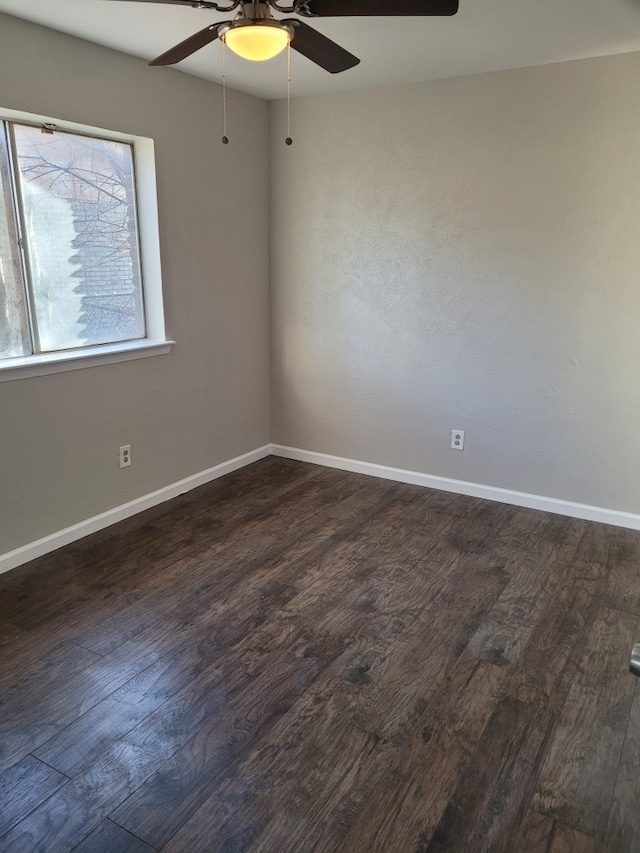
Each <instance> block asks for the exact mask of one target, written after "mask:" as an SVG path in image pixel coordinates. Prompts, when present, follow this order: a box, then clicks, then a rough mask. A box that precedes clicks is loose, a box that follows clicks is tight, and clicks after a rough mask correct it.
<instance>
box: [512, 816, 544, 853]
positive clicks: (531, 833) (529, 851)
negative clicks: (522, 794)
mask: <svg viewBox="0 0 640 853" xmlns="http://www.w3.org/2000/svg"><path fill="white" fill-rule="evenodd" d="M553 827H554V822H553V820H552V819H551V818H550V817H547V815H544V814H540V812H536V811H534V810H533V809H529V811H528V812H527V816H526V818H525V821H524V826H523V828H522V834H521V836H520V840H519V842H518V846H517V847H516V849H515V851H514V853H548V851H549V845H550V844H551V839H552V837H553Z"/></svg>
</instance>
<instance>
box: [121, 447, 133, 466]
mask: <svg viewBox="0 0 640 853" xmlns="http://www.w3.org/2000/svg"><path fill="white" fill-rule="evenodd" d="M129 465H131V445H130V444H123V445H122V447H121V448H120V467H121V468H128V467H129Z"/></svg>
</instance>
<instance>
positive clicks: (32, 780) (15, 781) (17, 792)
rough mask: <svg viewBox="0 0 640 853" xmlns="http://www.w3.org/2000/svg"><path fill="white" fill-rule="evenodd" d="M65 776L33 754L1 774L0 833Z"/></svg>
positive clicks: (57, 787)
mask: <svg viewBox="0 0 640 853" xmlns="http://www.w3.org/2000/svg"><path fill="white" fill-rule="evenodd" d="M68 781H69V780H68V778H67V777H66V776H63V774H62V773H58V771H57V770H54V769H53V768H52V767H47V765H46V764H43V763H42V762H41V761H38V759H37V758H34V757H33V756H32V755H27V756H26V758H23V759H22V761H19V762H18V763H17V764H14V765H13V767H11V768H10V769H9V770H6V771H5V772H4V773H2V774H1V775H0V803H2V809H0V836H2V835H4V834H5V833H6V832H8V831H9V830H10V829H11V827H12V826H15V824H16V823H19V822H20V821H21V820H22V819H23V818H24V817H26V816H27V815H28V814H29V813H30V812H31V811H33V809H35V808H36V807H37V806H39V805H40V803H42V802H44V801H45V800H46V799H47V798H48V797H50V796H51V795H52V794H54V793H55V792H56V791H57V790H58V789H59V788H61V787H62V786H63V785H64V784H65V783H66V782H68Z"/></svg>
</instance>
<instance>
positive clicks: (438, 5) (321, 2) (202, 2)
mask: <svg viewBox="0 0 640 853" xmlns="http://www.w3.org/2000/svg"><path fill="white" fill-rule="evenodd" d="M122 1H123V0H117V2H122ZM124 2H135V3H137V2H142V3H171V4H173V5H176V6H191V7H193V8H194V9H210V10H213V11H215V12H232V11H234V10H235V9H237V10H238V12H237V14H236V16H235V18H233V20H231V21H222V22H221V23H218V24H210V25H209V26H208V27H205V28H204V29H203V30H200V32H197V33H195V34H194V35H192V36H190V37H189V38H188V39H185V40H184V41H182V42H180V44H177V45H176V46H175V47H172V48H171V49H170V50H168V51H166V52H165V53H163V54H162V55H161V56H158V57H156V59H153V60H152V61H151V62H150V63H149V65H173V64H174V63H176V62H180V61H181V60H183V59H186V58H187V57H188V56H191V54H192V53H195V52H196V51H197V50H200V48H202V47H205V45H207V44H210V43H211V42H212V41H215V39H217V38H219V39H221V40H222V41H223V42H224V43H225V44H226V45H227V47H229V48H230V49H231V50H233V51H234V52H235V53H237V54H239V55H240V56H242V57H244V58H245V59H252V60H263V59H271V58H272V57H274V56H276V55H277V54H278V53H280V52H281V51H282V50H284V48H285V47H286V46H287V45H288V44H290V45H291V47H292V48H293V50H296V51H297V52H298V53H301V54H302V55H303V56H306V57H307V59H310V60H311V61H312V62H315V63H316V65H319V66H320V67H321V68H324V69H325V70H326V71H329V72H331V74H337V73H339V72H340V71H346V70H347V69H348V68H353V67H354V66H355V65H357V64H358V63H359V62H360V60H359V59H358V58H357V57H356V56H354V55H353V54H352V53H349V51H347V50H345V49H344V48H343V47H340V45H339V44H336V43H335V42H334V41H332V40H331V39H329V38H327V37H326V36H324V35H322V33H319V32H318V31H317V30H315V29H313V27H309V26H308V25H307V24H305V23H303V21H301V20H299V19H298V18H274V17H273V15H272V12H271V10H272V9H274V10H275V11H276V12H280V13H284V14H291V13H293V14H295V15H299V16H300V17H302V18H327V17H338V16H340V17H345V16H360V17H363V16H368V17H399V16H406V15H412V16H416V17H422V16H425V15H431V16H433V15H438V16H448V15H455V14H456V12H457V11H458V0H293V3H292V4H291V5H290V6H281V5H279V4H278V0H255V2H252V0H233V2H232V3H231V5H227V6H220V5H218V3H217V2H214V0H124Z"/></svg>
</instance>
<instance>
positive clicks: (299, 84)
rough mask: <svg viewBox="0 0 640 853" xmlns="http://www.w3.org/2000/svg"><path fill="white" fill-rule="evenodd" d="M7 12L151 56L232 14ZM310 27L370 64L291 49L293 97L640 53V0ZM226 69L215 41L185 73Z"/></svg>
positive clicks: (282, 86) (251, 77) (281, 72)
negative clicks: (323, 59) (335, 66)
mask: <svg viewBox="0 0 640 853" xmlns="http://www.w3.org/2000/svg"><path fill="white" fill-rule="evenodd" d="M221 2H224V0H221ZM344 2H345V4H348V3H349V0H344ZM389 3H390V5H392V4H393V0H389ZM0 11H1V12H7V13H8V14H10V15H15V16H16V17H19V18H25V19H26V20H29V21H35V22H37V23H40V24H43V25H44V26H47V27H51V28H52V29H55V30H60V31H62V32H65V33H70V34H71V35H75V36H79V37H80V38H83V39H87V40H89V41H93V42H96V43H98V44H101V45H106V46H107V47H112V48H116V49H117V50H121V51H124V52H125V53H130V54H133V55H134V56H139V57H142V58H143V59H146V60H149V59H153V58H154V57H155V56H158V55H159V54H161V53H164V51H165V50H167V49H168V48H170V47H172V46H173V45H175V44H177V43H178V42H180V41H182V40H183V39H185V38H187V37H188V36H190V35H192V34H193V33H194V32H197V31H198V30H201V29H203V28H204V27H206V26H207V25H208V24H209V23H213V22H215V21H222V20H229V19H230V18H231V17H233V13H232V14H229V13H227V14H226V15H225V14H224V13H220V12H211V11H205V10H202V9H193V8H190V7H188V8H183V7H180V6H172V5H161V4H154V3H132V2H120V0H0ZM276 17H277V15H276ZM284 17H286V16H284ZM307 23H308V24H309V25H310V26H313V27H315V28H316V29H318V30H320V32H322V33H324V34H325V35H326V36H328V37H329V38H332V39H333V40H334V41H337V42H339V43H340V44H341V45H342V46H343V47H345V48H346V49H347V50H348V51H350V52H351V53H354V54H355V55H356V56H358V57H360V59H361V63H360V65H358V66H356V68H352V69H350V70H349V71H345V72H343V73H342V74H328V73H327V72H326V71H323V70H322V69H321V68H318V66H316V65H314V64H313V63H312V62H310V61H309V60H308V59H305V58H304V57H302V56H300V55H299V54H297V53H296V52H295V51H292V78H293V95H294V97H295V96H302V95H318V94H324V93H329V92H342V91H348V90H353V89H368V88H372V87H378V86H394V85H399V84H402V83H413V82H419V81H423V80H433V79H438V78H443V77H459V76H463V75H467V74H478V73H481V72H484V71H498V70H503V69H506V68H522V67H524V66H527V65H542V64H546V63H549V62H560V61H563V60H568V59H578V58H584V57H589V56H602V55H605V54H611V53H627V52H630V51H638V50H640V0H460V10H459V12H458V14H457V15H455V16H454V17H451V18H322V19H308V20H307ZM227 56H228V61H227V79H228V83H229V86H230V87H231V88H234V89H238V90H240V91H242V92H248V93H250V94H253V95H257V96H258V97H261V98H266V99H269V100H271V99H275V98H282V97H284V96H285V93H286V60H285V55H284V54H283V55H281V56H279V57H277V58H276V59H274V60H270V61H269V62H267V63H260V64H258V63H251V62H246V61H244V60H241V59H239V58H236V57H235V56H232V55H231V52H230V51H228V52H227ZM220 65H221V61H220V47H219V42H217V41H216V42H214V43H213V44H212V45H209V46H207V47H205V48H203V49H202V50H200V51H198V52H197V53H196V54H194V55H193V56H191V57H190V58H189V59H187V60H185V61H184V62H182V63H181V64H180V65H178V66H176V67H177V68H179V69H181V70H182V71H186V72H188V73H189V74H195V75H196V76H198V77H204V78H205V79H209V80H215V81H217V82H220V80H221V73H220ZM155 71H156V73H158V74H164V73H167V72H166V71H165V69H163V68H157V69H155Z"/></svg>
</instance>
